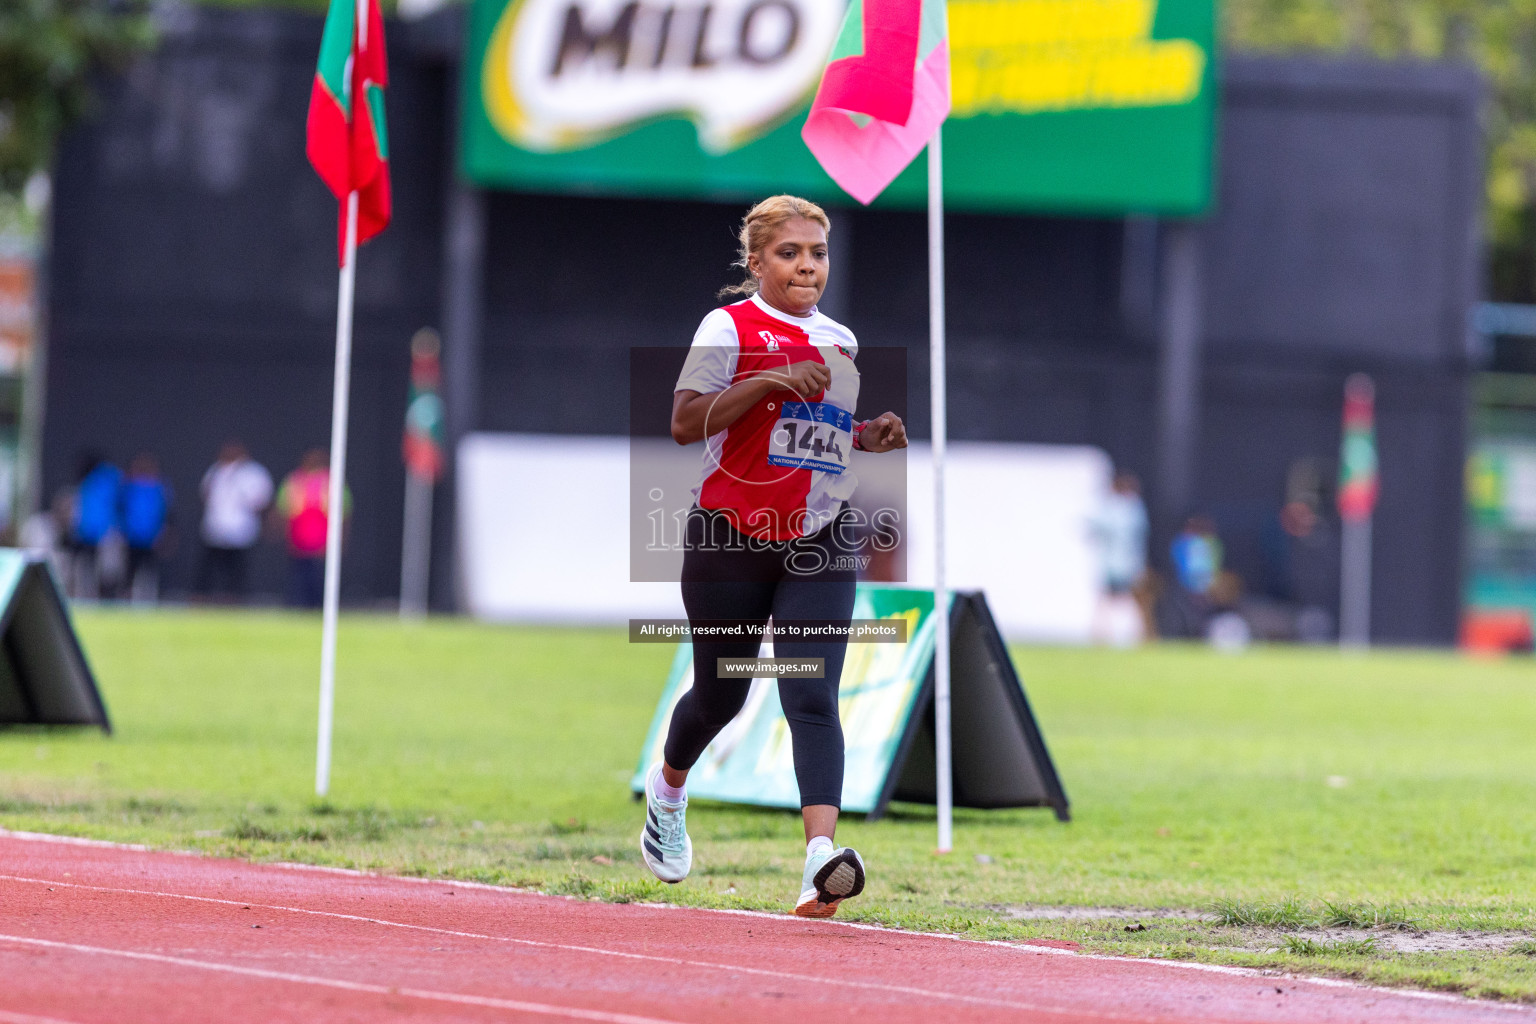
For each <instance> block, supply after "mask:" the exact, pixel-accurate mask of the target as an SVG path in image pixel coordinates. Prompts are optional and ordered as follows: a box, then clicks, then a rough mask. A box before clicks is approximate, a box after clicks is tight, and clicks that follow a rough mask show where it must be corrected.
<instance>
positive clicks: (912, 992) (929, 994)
mask: <svg viewBox="0 0 1536 1024" xmlns="http://www.w3.org/2000/svg"><path fill="white" fill-rule="evenodd" d="M0 882H23V883H30V884H34V885H44V886H53V887H55V888H62V889H84V890H87V891H89V892H108V893H120V894H122V895H128V896H158V897H161V898H164V899H176V900H188V901H190V902H194V903H215V904H219V905H222V906H228V907H242V908H245V907H249V908H250V909H252V910H272V911H278V912H282V913H288V914H307V915H309V916H312V917H325V918H332V919H335V920H340V921H355V922H358V923H361V924H375V925H382V926H384V927H386V928H403V929H406V930H408V931H418V932H428V933H430V934H433V935H451V936H453V937H455V938H461V939H479V940H485V941H490V942H506V943H511V944H513V945H518V946H531V947H534V948H536V949H555V950H560V951H562V952H567V953H587V954H592V955H596V956H610V957H617V958H619V959H623V960H641V961H645V962H649V963H660V964H667V965H669V966H673V967H698V968H703V969H706V970H716V971H728V972H734V973H738V974H753V975H757V976H759V977H765V978H776V979H779V980H782V981H797V982H809V983H810V984H813V985H817V986H820V987H822V989H823V990H826V991H833V990H835V989H837V988H839V987H841V988H861V989H867V990H870V991H875V992H888V993H894V994H899V995H906V996H921V997H923V998H926V999H939V1000H943V1001H946V1002H959V1003H968V1004H971V1005H973V1006H988V1007H995V1008H998V1009H1004V1010H1018V1011H1022V1012H1028V1013H1044V1014H1050V1015H1053V1016H1063V1017H1080V1016H1082V1015H1084V1014H1085V1013H1088V1014H1091V1015H1092V1016H1095V1017H1098V1018H1100V1019H1102V1020H1107V1021H1127V1022H1132V1024H1156V1022H1158V1021H1160V1020H1164V1019H1167V1018H1162V1017H1149V1016H1144V1015H1127V1014H1119V1013H1114V1012H1112V1011H1088V1010H1084V1009H1083V1008H1081V1007H1077V1008H1072V1007H1064V1006H1043V1005H1038V1004H1035V1003H1022V1002H1018V1001H1016V1000H1009V999H989V998H987V997H985V996H973V995H967V994H965V993H961V992H940V991H936V990H933V989H923V988H915V987H913V986H910V985H890V984H885V983H882V982H876V981H857V980H854V979H850V978H824V977H819V976H817V975H814V974H797V973H794V972H790V971H774V970H769V969H767V968H764V967H745V966H742V965H740V964H721V963H713V962H711V961H708V960H685V959H683V958H681V957H670V956H656V955H654V954H649V953H626V952H624V951H622V950H617V949H603V948H602V947H600V946H574V945H569V944H567V943H562V942H545V941H543V940H541V939H520V938H514V937H513V936H510V935H489V934H484V933H481V932H465V931H456V930H454V929H452V928H437V927H434V926H433V925H426V924H409V923H406V922H403V921H387V920H384V919H383V918H378V917H363V916H361V915H358V914H343V913H340V912H337V911H332V910H312V909H310V908H308V907H287V906H280V905H276V904H270V903H249V902H246V901H243V900H225V899H218V898H217V897H213V896H189V895H187V894H185V893H179V892H158V891H155V890H150V889H121V888H116V887H113V886H104V885H86V884H84V883H81V882H58V881H53V880H51V879H46V878H28V877H25V876H22V875H0ZM450 887H451V886H450ZM895 934H902V933H899V932H898V933H895ZM4 937H5V936H3V935H0V939H3V938H4ZM1109 959H1112V958H1109ZM1210 1024H1220V1022H1219V1021H1216V1020H1214V1019H1212V1020H1211V1022H1210Z"/></svg>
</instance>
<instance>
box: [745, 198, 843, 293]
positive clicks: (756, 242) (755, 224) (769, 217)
mask: <svg viewBox="0 0 1536 1024" xmlns="http://www.w3.org/2000/svg"><path fill="white" fill-rule="evenodd" d="M796 218H804V219H805V220H808V221H812V222H814V223H817V224H820V225H821V229H822V230H823V231H825V232H826V233H827V234H828V235H830V234H832V220H831V218H829V217H828V216H827V211H825V210H823V209H822V208H821V207H819V206H817V205H816V204H815V203H813V202H811V201H810V200H809V199H801V198H800V197H799V196H769V197H768V198H767V199H764V200H763V201H762V202H760V203H758V204H757V205H756V206H754V207H752V209H750V210H748V211H747V215H746V216H745V217H743V218H742V219H741V234H740V236H739V241H740V243H741V250H740V251H739V252H738V253H737V260H736V262H735V263H732V264H731V266H733V267H740V268H741V269H743V270H746V271H747V276H746V279H745V280H743V281H742V282H741V283H740V284H733V285H729V286H727V287H725V288H722V289H720V298H722V299H723V298H726V297H727V296H731V295H740V296H744V297H745V296H752V295H756V294H757V289H758V287H759V285H758V280H757V278H755V277H753V276H752V272H751V271H750V270H747V260H748V259H749V258H750V257H751V256H752V254H753V253H755V252H762V251H763V250H764V249H766V248H768V245H769V243H770V242H772V241H773V236H774V235H776V234H777V233H778V230H779V228H781V227H783V226H784V225H785V224H788V223H789V222H790V221H792V220H795V219H796Z"/></svg>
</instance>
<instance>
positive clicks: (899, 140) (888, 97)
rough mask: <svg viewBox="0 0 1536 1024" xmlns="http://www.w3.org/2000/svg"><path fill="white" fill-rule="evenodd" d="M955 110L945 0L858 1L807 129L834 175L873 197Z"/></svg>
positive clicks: (849, 188)
mask: <svg viewBox="0 0 1536 1024" xmlns="http://www.w3.org/2000/svg"><path fill="white" fill-rule="evenodd" d="M948 116H949V15H948V13H947V12H946V10H945V7H944V0H853V3H852V5H851V6H850V7H849V8H848V16H847V18H846V19H845V20H844V21H843V31H842V33H841V34H840V35H839V36H838V40H837V45H836V46H835V47H833V50H832V59H831V62H830V63H829V64H828V65H827V70H826V72H825V73H824V74H823V75H822V79H821V88H819V89H818V90H817V91H816V99H815V100H814V101H813V102H812V103H811V113H810V116H809V117H808V118H807V119H806V122H805V127H804V128H803V129H801V132H800V135H801V137H802V138H803V139H805V144H806V145H807V146H809V147H810V150H811V152H812V153H813V154H815V156H816V159H817V160H819V161H821V166H822V167H823V168H825V169H826V172H827V173H828V174H829V175H831V176H832V180H833V181H836V182H837V183H838V184H839V185H841V186H842V187H843V190H844V191H845V192H847V193H848V194H849V195H851V196H853V198H855V199H857V200H858V201H859V202H861V203H865V204H868V203H870V202H872V201H873V200H874V198H875V197H876V196H878V195H879V194H880V193H881V192H883V191H885V187H886V186H887V185H889V184H890V183H891V182H892V181H894V180H895V178H896V175H898V174H900V173H901V172H902V171H903V170H904V169H905V168H906V166H907V165H908V164H910V163H911V162H912V159H913V158H914V157H916V156H917V154H918V153H919V152H921V151H922V148H923V147H924V146H925V145H927V144H928V140H929V139H931V138H932V137H933V133H934V132H935V131H937V130H938V127H939V125H941V124H943V123H944V119H945V118H946V117H948Z"/></svg>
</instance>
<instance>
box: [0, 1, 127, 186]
mask: <svg viewBox="0 0 1536 1024" xmlns="http://www.w3.org/2000/svg"><path fill="white" fill-rule="evenodd" d="M150 40H151V32H150V24H149V19H148V17H147V16H146V15H145V14H144V13H143V11H142V8H141V7H140V6H139V4H138V2H137V0H129V2H115V3H109V2H105V0H0V190H5V191H8V192H12V193H13V194H14V193H15V192H16V191H17V190H19V189H20V188H21V186H22V185H23V183H25V182H26V180H27V178H29V177H30V176H31V175H32V174H33V173H35V172H37V171H40V170H46V169H47V168H48V166H49V164H50V162H51V161H52V159H53V148H54V144H55V143H56V142H57V140H58V137H59V133H60V132H62V131H63V130H64V129H65V128H67V127H68V126H69V125H70V123H71V122H73V121H74V120H76V119H77V118H79V117H80V116H81V115H82V114H84V113H85V112H86V111H87V110H88V109H89V108H90V105H91V97H92V92H91V81H92V76H93V75H94V74H95V73H96V72H97V71H98V70H100V69H102V68H104V67H108V66H111V65H114V64H117V63H119V62H121V61H122V60H124V59H126V58H127V57H128V56H129V55H130V54H132V53H133V52H135V51H137V50H138V49H140V48H142V47H144V46H147V45H148V44H149V42H150Z"/></svg>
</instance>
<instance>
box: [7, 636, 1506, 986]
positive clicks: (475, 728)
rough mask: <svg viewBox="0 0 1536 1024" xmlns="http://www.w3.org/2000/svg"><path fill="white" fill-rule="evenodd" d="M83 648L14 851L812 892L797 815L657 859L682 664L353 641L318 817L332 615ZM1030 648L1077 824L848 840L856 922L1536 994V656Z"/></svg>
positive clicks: (739, 813)
mask: <svg viewBox="0 0 1536 1024" xmlns="http://www.w3.org/2000/svg"><path fill="white" fill-rule="evenodd" d="M78 624H79V627H80V630H81V633H82V636H83V640H84V643H85V645H86V648H87V650H88V652H89V654H90V657H91V659H92V661H93V664H94V666H95V668H96V670H97V673H98V675H99V676H100V679H101V684H102V688H103V691H104V696H105V698H106V701H107V703H108V707H109V709H110V711H111V713H112V717H113V721H114V724H115V725H116V727H117V734H116V735H115V736H114V737H112V738H110V739H107V738H103V737H102V736H100V735H98V734H95V733H92V732H84V731H81V732H42V731H33V730H11V731H8V732H0V825H4V826H5V827H8V828H12V829H31V830H40V831H48V832H57V833H66V834H71V835H85V836H93V837H99V838H104V839H113V840H120V841H131V842H143V843H149V844H152V845H155V846H161V847H169V848H176V849H195V850H202V851H206V852H209V853H216V854H226V855H236V856H242V857H251V858H256V859H276V860H290V861H306V862H313V863H324V864H338V865H347V866H353V867H361V868H367V869H373V870H380V871H389V872H399V873H406V874H415V875H440V876H449V877H456V878H466V879H476V880H481V881H488V882H495V883H501V884H507V885H517V886H526V887H532V888H537V889H541V890H544V891H546V892H557V893H567V894H574V895H581V896H589V897H594V898H600V899H610V900H668V901H673V902H679V903H688V904H694V905H700V906H715V907H749V908H758V909H769V910H785V909H787V906H788V902H789V900H790V898H791V896H792V895H793V894H794V890H795V889H796V888H797V887H798V883H799V875H800V865H801V860H802V851H803V847H802V846H801V839H800V835H799V831H800V827H799V821H798V816H797V815H791V814H788V813H784V812H779V811H762V810H752V809H741V808H731V807H723V806H711V805H708V804H705V803H703V802H698V803H696V804H695V806H694V807H693V808H692V813H691V814H690V821H689V824H690V831H691V832H692V834H693V837H694V845H695V871H694V875H693V877H691V878H690V879H688V881H686V882H685V883H683V884H682V885H680V886H677V887H665V886H662V885H660V884H658V883H656V882H655V881H654V880H652V879H651V878H650V876H649V874H648V873H647V872H646V871H645V869H644V867H643V866H642V865H641V864H640V862H639V855H638V851H637V850H636V848H635V836H636V835H637V833H638V831H639V822H640V816H639V811H638V808H637V805H635V804H634V803H632V802H631V800H630V796H629V792H628V779H629V777H630V774H631V772H632V771H633V770H634V767H635V759H636V757H637V756H638V752H639V748H640V745H641V742H642V740H643V739H644V736H645V731H646V727H647V725H648V724H649V721H650V716H651V714H652V711H653V710H654V705H655V701H656V698H657V695H658V693H659V691H660V688H661V684H662V681H663V679H664V678H665V675H666V671H667V666H668V662H669V659H670V658H671V655H672V651H671V649H670V648H668V647H665V646H660V645H633V646H632V645H630V644H628V643H627V642H626V640H625V637H624V634H623V632H622V631H620V630H558V629H534V628H498V627H491V626H484V625H477V624H472V623H468V622H459V621H434V622H430V623H427V624H424V625H417V626H402V625H401V624H399V623H398V622H396V621H394V620H392V619H389V618H371V617H355V618H348V619H346V620H345V621H344V622H343V626H342V632H341V640H340V665H341V669H340V676H339V683H338V697H337V731H336V754H335V758H336V760H335V775H334V783H333V787H332V795H331V798H330V800H329V801H328V802H325V803H318V802H317V801H316V800H315V798H314V796H313V771H314V735H315V724H314V720H315V703H316V696H315V691H316V674H317V663H318V650H319V632H320V631H319V623H318V619H310V618H300V617H295V616H286V615H278V614H256V613H251V614H223V613H212V612H207V613H193V612H153V613H149V612H132V611H101V610H94V611H89V612H85V613H82V614H80V615H79V617H78ZM1013 653H1014V657H1015V659H1016V662H1017V665H1018V668H1019V672H1020V675H1021V676H1022V677H1023V679H1024V680H1025V683H1026V686H1027V687H1028V689H1029V694H1030V698H1031V700H1032V701H1033V703H1034V706H1035V710H1036V713H1037V715H1038V716H1039V719H1040V722H1041V726H1042V728H1043V730H1044V732H1045V736H1046V741H1047V743H1048V744H1049V745H1050V748H1051V751H1052V753H1053V755H1054V756H1055V759H1056V762H1057V766H1058V768H1059V770H1060V772H1061V774H1062V778H1063V780H1064V782H1065V784H1066V787H1067V791H1068V793H1069V795H1070V796H1071V798H1072V802H1073V814H1074V820H1073V821H1072V822H1071V823H1070V824H1067V825H1062V824H1059V823H1057V822H1056V821H1055V820H1054V818H1053V817H1052V815H1051V814H1050V813H1049V812H1047V811H1040V810H1031V811H1005V812H970V811H961V812H959V813H958V814H957V821H956V850H955V852H954V853H953V854H951V855H949V856H945V857H938V856H935V855H934V853H933V844H934V825H933V812H932V809H931V808H927V807H918V806H900V805H898V807H897V809H896V811H895V813H894V814H892V816H891V817H889V818H887V819H886V820H884V821H881V822H877V823H874V824H866V823H864V822H863V821H861V820H858V819H852V818H851V819H849V820H847V821H846V822H845V823H844V827H843V829H842V830H841V832H840V835H839V838H840V839H841V840H842V841H844V842H847V843H848V844H850V845H856V846H857V847H858V848H859V849H860V851H861V852H863V853H864V854H865V857H866V860H867V861H868V863H869V866H870V886H869V889H868V890H867V891H866V894H865V895H864V896H863V897H861V898H860V899H858V900H856V901H853V902H852V903H850V904H848V905H847V906H846V907H845V908H844V910H843V912H842V913H841V914H840V916H841V917H845V918H848V919H854V920H861V921H866V922H874V923H881V924H888V925H892V926H898V927H906V928H916V929H924V930H945V931H953V932H957V933H960V934H964V935H970V936H974V937H978V938H994V939H996V938H1040V937H1047V938H1052V939H1062V940H1070V941H1074V942H1079V943H1081V944H1082V945H1083V946H1084V947H1085V948H1088V949H1093V950H1098V951H1104V952H1113V953H1121V954H1127V955H1132V956H1159V957H1173V958H1182V959H1194V960H1201V961H1207V962H1213V963H1228V964H1239V965H1247V966H1262V967H1274V968H1279V969H1285V970H1294V971H1302V972H1309V973H1316V974H1329V975H1335V976H1341V977H1351V978H1358V979H1362V980H1367V981H1371V982H1376V983H1385V984H1401V985H1415V986H1421V987H1428V988H1437V989H1446V990H1454V991H1464V992H1467V993H1469V994H1475V995H1483V996H1498V997H1503V998H1511V999H1522V1000H1532V1001H1536V941H1533V937H1536V743H1533V742H1532V740H1533V737H1536V673H1533V671H1532V666H1531V665H1530V664H1529V662H1526V661H1519V660H1512V661H1503V662H1474V661H1468V660H1464V659H1461V658H1457V657H1454V656H1450V655H1444V654H1434V653H1375V654H1370V655H1364V656H1361V655H1356V656H1350V655H1341V654H1338V653H1334V652H1331V651H1310V650H1278V649H1277V650H1261V651H1255V652H1252V653H1249V654H1246V655H1241V656H1224V655H1219V654H1214V653H1211V652H1208V651H1205V650H1203V649H1194V648H1183V647H1160V648H1154V649H1149V650H1145V651H1139V652H1113V651H1098V650H1066V649H1037V648H1023V647H1020V648H1015V649H1014V652H1013ZM1041 908H1048V909H1045V910H1042V909H1041ZM1062 908H1080V909H1078V910H1064V909H1062ZM1089 908H1133V909H1134V910H1138V911H1140V913H1139V914H1136V915H1134V916H1131V917H1104V916H1092V914H1091V911H1090V909H1089ZM1180 911H1183V912H1185V913H1183V914H1182V915H1180V914H1179V913H1178V912H1180ZM1042 913H1049V914H1052V915H1055V916H1049V917H1041V916H1039V915H1040V914H1042ZM1031 914H1034V915H1035V916H1031ZM1138 925H1139V926H1142V927H1140V928H1138ZM1131 929H1137V930H1131Z"/></svg>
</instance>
